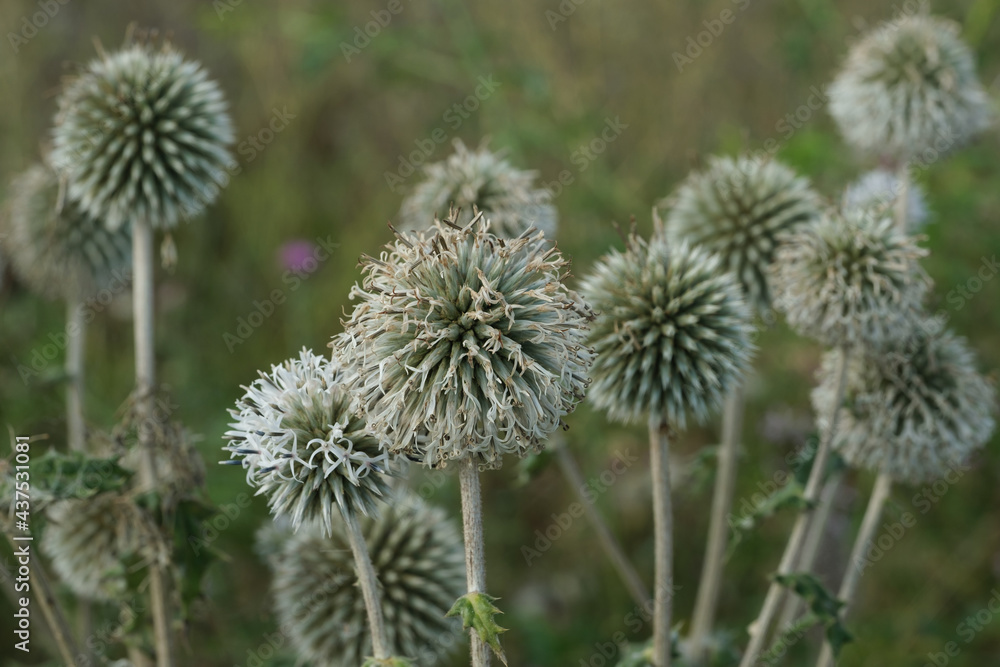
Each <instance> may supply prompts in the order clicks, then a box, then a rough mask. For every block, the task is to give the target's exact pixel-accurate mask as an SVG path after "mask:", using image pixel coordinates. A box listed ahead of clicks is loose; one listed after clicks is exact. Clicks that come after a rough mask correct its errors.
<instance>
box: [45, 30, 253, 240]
mask: <svg viewBox="0 0 1000 667" xmlns="http://www.w3.org/2000/svg"><path fill="white" fill-rule="evenodd" d="M53 133H54V146H55V148H54V150H53V154H52V160H53V164H54V165H56V166H57V168H58V169H59V171H60V172H61V174H62V175H63V176H64V177H65V178H66V183H67V185H68V194H69V197H70V198H71V199H74V200H77V201H79V203H80V206H81V208H83V209H84V210H85V211H86V212H87V213H89V214H90V215H91V216H93V217H94V218H97V219H98V220H100V221H101V222H102V223H103V224H104V225H106V226H107V227H108V228H110V229H117V228H118V227H120V226H121V225H122V224H124V223H125V222H127V221H129V220H135V219H140V218H141V219H145V220H147V221H148V222H149V224H151V225H152V226H153V227H162V228H169V227H173V226H175V225H176V224H177V223H178V221H180V220H181V219H187V218H190V217H193V216H195V215H197V214H199V213H201V211H202V210H204V208H205V206H207V205H208V204H210V203H212V202H213V201H215V198H216V197H217V196H218V194H219V188H220V186H222V185H224V184H225V183H226V182H227V180H228V174H227V173H226V167H227V165H229V164H230V163H231V162H232V157H231V155H230V153H229V150H228V147H229V145H230V144H231V143H232V141H233V128H232V125H231V123H230V120H229V114H228V112H227V110H226V102H225V99H224V98H223V96H222V91H221V90H220V89H219V86H218V84H216V83H215V82H214V81H212V80H211V79H209V78H208V74H207V72H206V71H205V70H204V69H203V68H202V66H201V65H200V64H198V63H197V62H193V61H189V60H185V59H184V58H183V56H182V55H181V54H180V53H179V52H177V51H175V50H174V49H173V48H171V47H170V46H163V47H161V48H154V47H152V46H150V45H144V44H136V45H132V46H128V47H126V48H124V49H122V50H121V51H118V52H116V53H112V54H110V55H105V54H103V53H102V54H101V57H100V58H97V59H95V60H93V61H91V62H90V64H89V65H88V66H87V67H86V68H85V69H84V71H83V72H82V73H81V74H80V75H79V76H78V77H76V78H75V79H73V80H72V81H70V82H69V84H68V85H67V86H66V88H65V90H64V91H63V93H62V95H61V96H60V98H59V111H58V113H57V115H56V119H55V129H54V132H53Z"/></svg>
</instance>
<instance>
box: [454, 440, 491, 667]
mask: <svg viewBox="0 0 1000 667" xmlns="http://www.w3.org/2000/svg"><path fill="white" fill-rule="evenodd" d="M459 465H460V467H459V473H458V480H459V484H460V485H461V488H462V533H463V536H464V538H465V580H466V583H467V585H468V588H469V592H470V593H485V592H486V548H485V545H484V543H483V498H482V493H481V491H480V489H479V464H477V463H476V462H475V460H473V459H472V458H471V457H467V458H465V459H463V460H462V462H461V463H460V464H459ZM469 637H470V641H471V643H472V667H489V665H490V647H489V646H488V645H487V644H486V642H484V641H483V640H482V639H480V637H479V633H478V632H476V630H475V628H471V629H470V630H469Z"/></svg>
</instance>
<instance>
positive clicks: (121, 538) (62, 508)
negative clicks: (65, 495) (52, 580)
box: [42, 493, 162, 600]
mask: <svg viewBox="0 0 1000 667" xmlns="http://www.w3.org/2000/svg"><path fill="white" fill-rule="evenodd" d="M47 515H48V524H47V525H46V527H45V532H44V533H43V537H42V550H43V551H44V552H45V554H46V555H47V556H48V557H49V558H50V559H51V560H52V569H53V570H54V571H55V573H56V574H57V575H58V576H59V578H60V579H62V581H63V582H64V583H65V584H66V585H67V586H68V587H69V588H70V589H71V590H72V591H73V592H74V593H75V594H76V595H79V596H80V597H83V598H87V599H90V600H114V599H118V598H120V597H121V596H122V595H124V594H125V591H126V572H125V567H126V561H127V560H128V559H130V558H132V557H141V558H149V559H154V558H158V557H159V556H158V553H159V552H160V551H162V545H160V539H159V538H158V537H157V531H156V526H155V525H153V524H152V523H150V521H149V519H148V518H147V517H145V516H144V515H143V512H142V511H141V510H140V509H139V508H138V507H136V505H135V504H134V503H133V502H132V500H131V498H129V497H128V496H123V495H119V494H116V493H102V494H99V495H96V496H94V497H92V498H87V499H85V500H61V501H58V502H56V503H53V504H52V505H50V506H49V507H48V508H47ZM158 545H160V546H158ZM160 555H162V554H160Z"/></svg>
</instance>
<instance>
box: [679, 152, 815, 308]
mask: <svg viewBox="0 0 1000 667" xmlns="http://www.w3.org/2000/svg"><path fill="white" fill-rule="evenodd" d="M659 206H660V207H663V208H664V209H665V210H667V218H666V225H665V229H666V232H667V236H668V238H669V239H670V240H672V241H674V242H675V243H679V242H681V241H687V242H688V243H690V244H692V245H697V246H702V247H704V248H705V249H706V250H708V251H709V252H712V253H715V254H717V255H719V257H720V258H721V259H722V263H723V265H724V266H725V267H726V269H728V270H729V271H732V272H733V273H734V274H735V275H736V276H737V277H738V278H739V280H740V282H741V283H742V285H743V291H744V293H745V294H746V298H747V301H748V303H749V304H750V305H751V306H752V307H754V308H756V309H757V310H760V311H763V310H766V309H767V308H768V307H769V306H770V304H771V290H770V288H769V286H768V276H767V270H768V268H769V267H770V265H771V261H772V259H773V256H774V251H775V249H776V248H777V246H778V244H779V243H780V241H781V239H782V238H783V237H784V236H785V235H787V234H788V233H789V232H791V231H794V230H795V229H796V228H797V227H799V226H800V225H803V224H807V223H809V222H812V221H813V220H815V219H816V218H818V217H819V214H820V210H819V206H820V199H819V196H818V195H817V194H816V193H815V192H814V191H813V189H812V187H810V185H809V181H808V180H807V179H805V178H803V177H801V176H798V175H797V174H796V173H795V172H794V171H792V170H791V169H789V168H788V167H786V166H785V165H783V164H781V163H779V162H775V161H762V160H754V159H751V158H748V157H740V158H737V159H733V158H728V157H715V158H712V159H711V160H710V161H709V165H708V168H707V169H706V170H704V171H702V172H696V173H693V174H691V175H690V176H688V178H687V180H685V181H684V183H683V184H682V185H681V186H680V187H679V188H678V189H677V190H676V191H675V192H674V193H673V194H672V195H670V196H669V197H667V198H666V199H664V200H663V201H662V202H660V204H659Z"/></svg>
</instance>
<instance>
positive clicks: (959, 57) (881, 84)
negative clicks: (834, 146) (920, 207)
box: [828, 14, 993, 161]
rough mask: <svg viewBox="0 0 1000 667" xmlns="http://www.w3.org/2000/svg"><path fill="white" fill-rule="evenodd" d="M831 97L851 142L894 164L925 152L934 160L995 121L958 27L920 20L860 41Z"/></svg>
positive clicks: (905, 19)
mask: <svg viewBox="0 0 1000 667" xmlns="http://www.w3.org/2000/svg"><path fill="white" fill-rule="evenodd" d="M828 93H829V98H830V113H831V115H832V116H833V118H834V120H835V121H836V122H837V125H838V126H839V127H840V132H841V134H842V135H843V136H844V138H845V140H846V141H847V143H849V144H850V145H852V146H853V147H854V148H856V149H858V150H860V151H863V152H867V153H879V154H883V155H885V156H887V157H890V158H892V159H894V160H896V161H903V160H907V159H910V158H913V157H916V156H921V155H923V154H924V153H925V152H927V153H931V152H932V154H933V156H934V158H933V159H936V157H937V156H938V155H940V154H941V153H943V152H947V151H948V150H950V149H952V148H954V147H956V146H958V145H960V144H963V143H965V142H966V141H968V139H969V138H970V137H971V136H973V135H975V134H976V133H978V132H980V131H981V130H983V129H985V128H986V127H987V126H988V125H989V124H990V123H991V122H992V117H993V112H992V108H991V103H990V99H989V97H988V95H987V94H986V91H984V90H983V87H982V85H981V84H980V83H979V79H978V78H977V77H976V66H975V61H974V59H973V57H972V53H971V52H970V51H969V48H968V47H967V46H966V45H965V43H964V42H962V39H961V37H960V36H959V26H958V25H957V24H956V23H953V22H952V21H948V20H945V19H941V18H937V17H933V16H926V15H923V14H915V15H911V16H903V17H902V18H900V19H898V20H896V21H893V22H891V23H888V24H886V25H884V26H882V27H880V28H878V29H876V30H874V31H872V32H871V33H869V34H868V35H866V36H865V37H863V38H862V39H861V40H860V41H858V43H856V44H855V45H854V46H853V47H852V48H851V50H850V53H848V55H847V60H846V62H845V63H844V65H843V68H842V69H841V71H840V73H839V74H838V75H837V77H836V79H835V80H834V81H833V83H832V84H831V85H830V88H829V91H828Z"/></svg>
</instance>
